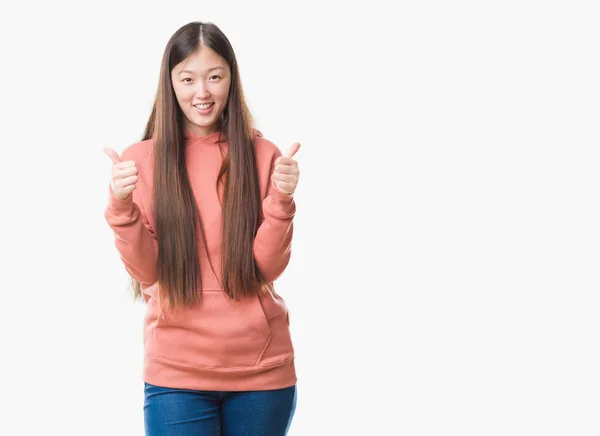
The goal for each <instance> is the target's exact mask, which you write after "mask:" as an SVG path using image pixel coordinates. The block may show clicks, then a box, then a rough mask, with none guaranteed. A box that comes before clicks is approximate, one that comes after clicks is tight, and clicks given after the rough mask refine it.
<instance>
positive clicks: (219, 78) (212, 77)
mask: <svg viewBox="0 0 600 436" xmlns="http://www.w3.org/2000/svg"><path fill="white" fill-rule="evenodd" d="M213 77H216V78H218V79H220V78H221V77H220V76H212V77H211V79H212V78H213Z"/></svg>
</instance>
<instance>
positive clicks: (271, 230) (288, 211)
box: [254, 151, 296, 283]
mask: <svg viewBox="0 0 600 436" xmlns="http://www.w3.org/2000/svg"><path fill="white" fill-rule="evenodd" d="M279 156H281V152H280V151H278V153H277V154H276V155H275V156H274V157H273V159H272V162H271V169H270V173H269V181H268V189H267V196H266V197H265V199H264V200H263V202H262V212H263V216H264V220H263V221H262V223H261V224H260V226H259V228H258V232H257V234H256V237H255V238H254V259H255V261H256V265H257V267H258V269H259V271H260V272H261V273H262V275H263V277H264V278H265V279H266V280H267V282H269V283H271V282H274V281H275V280H276V279H277V278H278V277H279V276H280V275H281V274H282V273H283V271H284V270H285V268H286V266H287V265H288V262H289V260H290V257H291V249H292V235H293V230H294V226H293V218H294V215H295V213H296V204H295V202H294V197H293V194H292V195H288V194H285V193H283V192H281V191H280V190H279V189H277V187H276V186H275V183H274V182H273V180H272V179H271V176H272V174H273V170H274V168H275V165H274V162H275V159H277V158H278V157H279Z"/></svg>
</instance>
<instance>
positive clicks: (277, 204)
mask: <svg viewBox="0 0 600 436" xmlns="http://www.w3.org/2000/svg"><path fill="white" fill-rule="evenodd" d="M271 183H272V186H271V192H270V195H269V197H268V199H267V205H268V206H269V208H270V209H271V210H272V211H273V212H275V213H276V214H277V215H278V216H279V217H281V218H289V217H291V216H293V215H294V213H295V212H296V204H295V202H294V194H286V193H285V192H282V191H280V190H279V189H278V188H277V185H276V184H275V183H274V182H273V181H271Z"/></svg>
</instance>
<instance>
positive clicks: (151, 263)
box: [105, 131, 296, 391]
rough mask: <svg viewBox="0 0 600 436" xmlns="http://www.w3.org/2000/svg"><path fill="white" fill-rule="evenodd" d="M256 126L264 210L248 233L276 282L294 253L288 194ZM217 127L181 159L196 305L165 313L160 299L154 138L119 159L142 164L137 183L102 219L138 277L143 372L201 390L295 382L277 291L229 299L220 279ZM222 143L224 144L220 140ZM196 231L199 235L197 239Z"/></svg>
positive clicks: (160, 381) (194, 139)
mask: <svg viewBox="0 0 600 436" xmlns="http://www.w3.org/2000/svg"><path fill="white" fill-rule="evenodd" d="M256 132H257V137H256V140H255V149H256V160H257V167H258V174H259V183H260V192H261V195H262V199H263V203H262V215H261V222H260V227H259V230H258V233H257V235H256V238H255V240H254V258H255V260H256V264H257V266H258V268H259V270H260V271H261V273H262V274H263V275H264V277H265V278H266V279H267V280H268V281H269V282H273V281H274V280H275V279H277V278H278V277H279V276H280V275H281V274H282V273H283V271H284V269H285V268H286V266H287V264H288V262H289V260H290V255H291V243H292V233H293V223H292V220H293V217H294V214H295V211H296V206H295V202H294V199H293V196H291V195H288V194H285V193H283V192H281V191H279V190H278V189H277V187H276V186H275V184H274V183H273V182H272V180H271V174H272V173H273V169H274V162H275V159H277V158H278V157H279V156H281V154H282V153H281V151H280V150H279V149H278V148H277V147H276V146H275V145H274V144H273V143H271V142H270V141H268V140H267V139H265V138H264V137H262V134H260V132H258V131H256ZM217 136H218V133H213V134H211V135H209V136H207V137H198V136H195V135H194V134H191V133H187V134H186V165H187V170H188V174H189V177H190V181H191V185H192V189H193V192H194V196H195V198H196V201H197V203H198V208H199V210H200V215H201V217H202V222H203V225H204V230H205V233H206V235H205V236H206V242H207V246H208V250H207V251H208V253H209V255H210V260H211V262H212V266H213V268H214V270H215V273H216V274H217V275H218V277H219V280H217V277H216V276H215V273H213V271H212V269H211V267H210V264H209V262H208V259H207V258H206V254H205V251H204V250H203V249H202V250H199V257H200V269H201V274H202V298H201V302H200V303H199V305H198V306H197V307H195V308H185V309H177V310H172V311H171V313H169V314H168V315H167V316H165V313H166V312H168V311H166V310H163V311H161V307H160V305H159V302H158V298H157V271H156V261H157V253H158V245H157V240H156V236H155V232H154V228H155V226H154V213H153V207H154V206H153V189H152V184H153V161H152V152H153V146H152V145H153V141H152V140H151V139H150V140H147V141H142V142H138V143H135V144H133V145H130V146H129V147H128V148H126V149H125V150H124V151H123V153H122V156H121V159H122V160H133V161H135V163H136V166H137V169H138V183H137V187H136V189H135V190H134V191H133V193H132V195H130V196H129V197H128V198H127V199H125V200H119V199H118V198H116V197H114V196H113V195H112V191H110V187H109V201H108V206H107V208H106V210H105V218H106V221H107V222H108V224H109V225H110V227H111V228H112V230H113V231H114V234H115V245H116V247H117V249H118V251H119V254H120V257H121V259H122V260H123V263H124V265H125V268H126V270H127V272H128V273H129V274H130V275H131V276H132V277H133V278H135V279H136V280H138V281H140V282H141V283H142V293H143V296H144V300H145V301H146V314H145V317H144V334H143V337H144V370H143V379H144V381H146V382H147V383H150V384H154V385H158V386H165V387H173V388H187V389H199V390H220V391H241V390H265V389H279V388H284V387H288V386H292V385H293V384H295V383H296V373H295V367H294V349H293V346H292V341H291V337H290V331H289V317H288V311H287V308H286V305H285V302H284V301H283V299H282V298H281V297H280V296H279V295H277V293H276V292H273V293H269V294H266V295H261V296H256V297H254V298H252V299H251V300H250V301H249V302H248V303H246V304H245V305H243V306H239V305H234V304H232V302H231V301H230V300H229V297H228V296H227V294H225V292H224V290H223V288H222V287H221V285H220V284H219V282H222V280H221V279H220V277H221V264H220V259H221V252H220V250H221V247H220V246H221V205H220V204H219V199H218V197H217V192H216V190H215V186H216V180H217V175H218V172H219V169H220V167H221V162H222V156H221V152H220V150H219V144H218V143H217ZM221 146H223V147H224V148H225V150H226V149H227V144H223V143H222V144H221ZM201 241H202V237H201V236H200V235H199V236H198V241H197V246H200V245H199V244H201Z"/></svg>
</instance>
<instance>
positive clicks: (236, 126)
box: [133, 22, 269, 307]
mask: <svg viewBox="0 0 600 436" xmlns="http://www.w3.org/2000/svg"><path fill="white" fill-rule="evenodd" d="M201 45H202V46H205V47H209V48H211V49H212V50H214V51H215V52H216V53H217V54H218V55H219V56H221V57H222V58H223V59H224V60H225V61H226V62H227V63H228V65H229V68H230V71H231V83H230V89H229V98H228V102H227V105H226V107H225V109H224V111H223V115H222V117H221V119H220V122H219V126H218V127H219V131H220V133H219V140H220V139H221V137H222V138H223V139H224V140H226V141H227V148H228V152H227V154H226V155H225V157H224V160H223V164H222V166H221V169H220V171H219V176H218V178H217V183H216V186H215V189H218V186H219V183H224V191H223V193H224V196H223V200H222V208H223V211H222V216H223V221H222V241H221V243H222V246H221V259H220V261H221V267H222V272H223V275H222V277H217V279H219V280H222V285H223V288H224V290H225V292H226V293H227V295H229V297H231V298H232V299H234V300H241V299H243V298H244V297H247V296H249V295H251V294H253V293H256V292H258V291H260V290H263V289H265V287H269V284H268V283H266V282H265V280H264V278H263V277H262V275H261V274H260V272H259V271H258V269H257V267H256V265H255V262H254V256H253V250H252V247H253V241H254V237H255V236H256V232H257V230H258V224H259V218H260V213H261V206H262V202H261V197H260V188H259V182H258V174H257V168H256V156H255V151H254V138H255V132H254V129H253V128H252V118H251V115H250V112H249V110H248V107H247V105H246V102H245V100H244V94H243V91H242V85H241V81H240V77H239V70H238V65H237V61H236V57H235V53H234V50H233V48H232V46H231V44H230V42H229V40H228V39H227V37H226V36H225V35H224V34H223V32H222V31H221V30H220V29H219V28H218V27H217V26H216V25H215V24H213V23H202V22H191V23H189V24H186V25H185V26H183V27H181V28H180V29H179V30H177V31H176V32H175V33H174V34H173V36H172V37H171V39H170V40H169V41H168V43H167V46H166V48H165V51H164V55H163V59H162V65H161V70H160V78H159V85H158V91H157V95H156V100H155V102H154V106H153V108H152V112H151V114H150V118H149V120H148V123H147V125H146V130H145V132H144V136H143V140H146V139H150V138H152V139H153V141H154V218H155V227H156V228H155V229H154V230H155V233H156V237H157V239H158V263H157V271H158V282H159V288H160V291H161V292H165V293H166V296H167V297H168V303H169V306H170V307H183V306H185V307H192V306H193V305H195V304H196V303H197V302H198V301H199V299H200V294H201V293H200V292H198V289H202V278H201V277H200V275H201V274H200V265H199V255H198V246H197V244H196V241H197V239H196V236H197V235H198V232H200V235H201V237H202V239H203V241H204V246H205V247H206V246H207V245H206V238H205V235H204V227H203V225H202V220H201V217H200V212H199V210H198V207H197V203H196V200H195V198H194V195H193V192H192V188H191V185H190V180H189V177H188V174H187V171H186V165H185V140H186V138H185V132H184V124H183V117H184V115H183V113H182V111H181V108H180V107H179V104H178V102H177V99H176V96H175V94H174V91H173V84H172V81H171V70H172V69H173V68H174V67H175V66H176V65H177V64H179V63H180V62H182V61H183V60H185V59H186V58H187V57H188V56H190V55H192V54H193V53H194V52H196V50H197V49H198V48H199V47H200V46H201ZM207 260H208V259H207ZM133 286H134V293H135V296H136V297H139V296H141V289H140V283H139V282H137V281H135V280H133Z"/></svg>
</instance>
